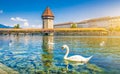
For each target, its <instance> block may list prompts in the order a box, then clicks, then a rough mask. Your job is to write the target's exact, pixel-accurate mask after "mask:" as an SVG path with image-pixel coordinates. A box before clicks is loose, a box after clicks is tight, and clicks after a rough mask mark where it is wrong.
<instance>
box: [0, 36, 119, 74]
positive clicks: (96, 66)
mask: <svg viewBox="0 0 120 74" xmlns="http://www.w3.org/2000/svg"><path fill="white" fill-rule="evenodd" d="M64 44H66V45H68V46H69V48H70V53H69V56H72V55H81V56H84V57H89V56H91V55H93V57H92V59H91V60H90V61H89V63H87V64H84V65H81V64H79V63H74V62H73V63H71V62H68V61H65V60H64V59H63V57H64V55H65V53H66V50H62V49H61V47H62V45H64ZM0 63H3V64H4V65H6V66H8V67H11V68H13V69H14V70H16V71H18V72H19V73H20V74H113V73H114V74H120V36H40V35H33V36H32V35H18V36H17V35H10V36H8V35H0Z"/></svg>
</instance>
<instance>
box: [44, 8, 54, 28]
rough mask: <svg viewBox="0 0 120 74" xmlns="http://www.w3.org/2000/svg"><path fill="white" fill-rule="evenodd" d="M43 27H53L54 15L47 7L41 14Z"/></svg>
mask: <svg viewBox="0 0 120 74" xmlns="http://www.w3.org/2000/svg"><path fill="white" fill-rule="evenodd" d="M42 20H43V29H53V20H54V15H53V13H52V11H51V10H50V8H49V7H47V8H46V9H45V11H44V12H43V14H42Z"/></svg>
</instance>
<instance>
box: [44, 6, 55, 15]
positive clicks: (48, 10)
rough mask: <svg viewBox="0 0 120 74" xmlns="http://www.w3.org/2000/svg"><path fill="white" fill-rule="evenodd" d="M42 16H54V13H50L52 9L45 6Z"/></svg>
mask: <svg viewBox="0 0 120 74" xmlns="http://www.w3.org/2000/svg"><path fill="white" fill-rule="evenodd" d="M44 16H48V17H54V15H53V13H52V11H51V10H50V8H49V7H47V8H46V9H45V11H44V12H43V14H42V17H44Z"/></svg>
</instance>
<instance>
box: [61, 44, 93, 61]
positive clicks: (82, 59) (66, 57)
mask: <svg viewBox="0 0 120 74" xmlns="http://www.w3.org/2000/svg"><path fill="white" fill-rule="evenodd" d="M62 49H66V50H67V51H66V54H65V56H64V59H65V60H68V61H73V62H81V63H87V62H88V61H89V60H90V59H91V58H92V56H90V57H88V58H85V57H82V56H80V55H74V56H71V57H68V54H69V47H68V46H67V45H63V46H62Z"/></svg>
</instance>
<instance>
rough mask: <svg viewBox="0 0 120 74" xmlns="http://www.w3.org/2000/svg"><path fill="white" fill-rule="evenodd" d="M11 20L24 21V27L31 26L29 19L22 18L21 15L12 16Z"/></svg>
mask: <svg viewBox="0 0 120 74" xmlns="http://www.w3.org/2000/svg"><path fill="white" fill-rule="evenodd" d="M10 20H12V21H16V22H23V27H28V26H29V23H28V20H27V19H23V18H20V17H16V18H14V17H12V18H10Z"/></svg>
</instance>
